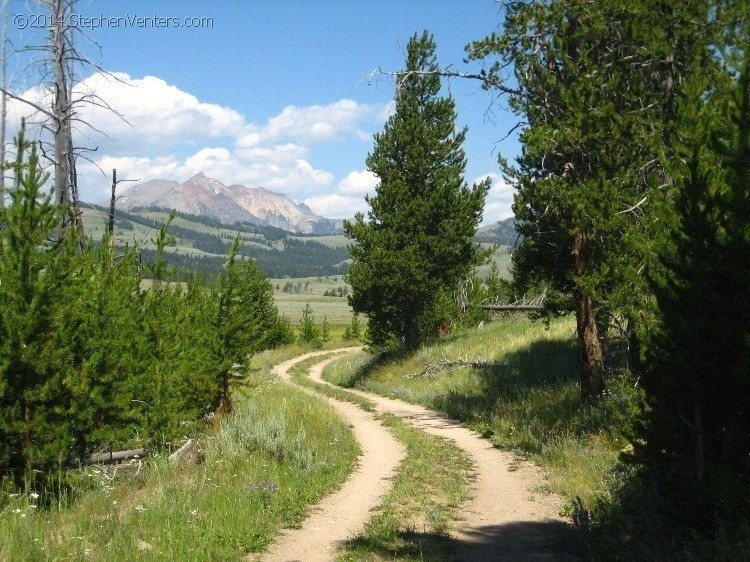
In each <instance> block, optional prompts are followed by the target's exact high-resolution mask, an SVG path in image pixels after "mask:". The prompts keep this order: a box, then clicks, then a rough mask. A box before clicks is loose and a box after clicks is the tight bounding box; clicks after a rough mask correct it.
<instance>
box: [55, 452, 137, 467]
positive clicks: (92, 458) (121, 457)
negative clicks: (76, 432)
mask: <svg viewBox="0 0 750 562" xmlns="http://www.w3.org/2000/svg"><path fill="white" fill-rule="evenodd" d="M147 456H148V450H147V449H142V448H141V449H128V450H126V451H109V452H107V453H93V454H91V455H89V456H88V457H85V458H80V457H71V458H69V459H66V460H65V461H63V466H68V467H76V466H84V465H88V464H116V463H119V462H122V461H127V460H130V459H141V458H143V457H147Z"/></svg>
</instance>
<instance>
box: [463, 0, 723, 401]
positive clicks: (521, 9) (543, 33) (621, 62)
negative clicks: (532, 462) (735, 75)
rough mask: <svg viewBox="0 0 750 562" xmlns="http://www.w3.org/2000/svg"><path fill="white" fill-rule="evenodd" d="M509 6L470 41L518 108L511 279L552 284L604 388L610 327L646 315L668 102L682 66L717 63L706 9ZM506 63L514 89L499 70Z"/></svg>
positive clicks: (593, 379)
mask: <svg viewBox="0 0 750 562" xmlns="http://www.w3.org/2000/svg"><path fill="white" fill-rule="evenodd" d="M661 8H663V11H660V10H656V9H655V7H654V6H652V5H651V4H650V3H644V2H640V1H637V0H613V1H611V2H594V3H591V4H585V5H584V4H581V3H580V2H576V1H573V0H555V1H552V2H534V3H525V2H517V3H512V4H509V5H508V7H507V13H506V18H505V26H504V31H503V33H496V34H493V35H491V36H490V37H488V38H486V39H483V40H481V41H477V42H475V43H473V44H472V45H470V47H469V53H470V57H471V58H475V59H485V58H487V57H493V56H497V57H499V59H500V60H498V61H496V62H495V63H494V64H493V65H492V67H491V68H490V70H489V72H488V73H487V75H486V76H487V78H486V81H485V85H486V87H488V88H496V87H504V88H505V90H504V91H506V92H508V93H509V96H510V97H509V104H510V106H511V108H512V109H513V110H515V111H516V112H517V113H518V114H519V115H521V116H522V118H523V120H524V122H525V126H524V128H523V130H522V133H521V142H522V143H523V147H524V150H523V153H522V155H521V156H520V157H519V158H518V159H517V165H516V166H510V165H508V164H507V163H506V162H505V161H504V160H502V159H501V164H502V165H503V168H504V171H505V173H506V175H507V176H508V177H509V178H510V179H511V180H512V181H513V182H514V183H515V184H516V187H517V190H518V191H517V194H516V196H515V200H514V206H513V209H514V212H515V214H516V220H517V228H518V230H519V232H520V233H521V234H522V235H523V241H522V242H521V245H520V247H519V249H518V250H517V251H516V252H515V254H514V258H513V273H514V279H515V281H516V283H517V284H518V286H519V287H520V288H521V289H522V290H524V291H526V290H529V289H533V288H540V287H541V286H543V287H544V288H545V289H547V291H548V297H549V298H548V302H547V312H548V313H549V314H555V313H566V312H569V311H573V312H575V315H576V320H577V334H578V349H579V379H580V391H581V400H582V402H584V403H589V402H592V401H595V400H596V399H597V397H598V396H599V395H600V394H601V393H602V392H603V390H604V386H605V380H604V378H605V372H606V365H605V356H606V341H607V333H608V330H609V328H610V327H611V326H612V325H613V324H614V323H615V322H618V323H619V324H620V325H622V324H624V323H626V322H628V321H630V320H633V319H638V320H639V321H640V320H642V319H643V310H644V309H646V308H648V304H647V302H648V287H647V284H646V282H645V278H644V276H643V275H642V271H643V269H644V265H645V264H646V263H647V262H648V260H650V259H652V258H651V256H652V255H653V251H652V244H653V242H652V238H651V237H650V232H649V229H650V228H652V226H653V225H654V224H657V223H658V224H659V225H661V224H663V221H661V220H660V217H658V216H657V215H654V214H653V213H652V210H653V209H654V208H655V207H654V206H653V205H652V203H653V199H655V198H656V196H657V195H656V192H658V191H659V190H657V189H654V187H655V186H659V185H664V184H669V178H668V177H666V174H665V173H664V171H663V170H662V169H660V167H659V161H660V160H659V155H660V154H662V155H664V157H665V158H667V159H668V158H670V157H671V156H672V154H673V152H672V150H671V148H670V146H669V139H670V138H672V137H673V136H674V134H675V121H674V115H675V104H676V103H677V100H678V99H679V96H680V84H681V83H682V78H683V77H684V74H685V73H686V72H688V71H689V70H690V69H692V68H695V66H694V63H695V62H696V61H698V60H699V61H701V62H702V63H703V66H702V68H703V71H704V72H706V73H707V74H709V73H711V72H713V69H715V67H716V65H715V64H711V62H710V61H711V59H710V49H709V47H708V45H709V43H708V42H707V35H708V33H709V31H710V29H711V27H710V26H709V25H708V20H709V13H710V7H709V5H708V2H704V1H702V0H696V1H691V2H684V3H676V4H675V3H665V4H663V5H662V6H661ZM508 67H512V68H513V69H514V74H515V81H516V84H514V85H513V87H512V88H508V87H507V85H505V83H504V82H503V73H504V70H505V69H506V68H508Z"/></svg>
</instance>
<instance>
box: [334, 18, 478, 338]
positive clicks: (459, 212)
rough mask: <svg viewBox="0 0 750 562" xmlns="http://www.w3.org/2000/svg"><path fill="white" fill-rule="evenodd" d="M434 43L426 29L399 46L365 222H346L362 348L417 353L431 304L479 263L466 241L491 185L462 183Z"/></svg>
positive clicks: (370, 162) (370, 161)
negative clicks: (364, 340) (401, 55)
mask: <svg viewBox="0 0 750 562" xmlns="http://www.w3.org/2000/svg"><path fill="white" fill-rule="evenodd" d="M437 70H438V65H437V61H436V57H435V41H434V40H433V38H432V36H431V35H429V33H428V32H427V31H425V32H424V33H422V35H421V36H420V35H417V34H415V35H414V36H413V37H412V38H411V39H410V41H409V43H408V45H407V59H406V69H405V70H404V71H403V72H402V73H399V75H398V84H397V92H396V100H395V104H396V109H395V112H394V114H393V115H392V116H391V117H390V118H389V120H388V122H387V123H386V126H385V130H384V131H383V132H382V133H379V134H376V135H375V147H374V150H373V152H372V153H371V154H370V155H369V156H368V158H367V166H368V168H369V169H370V170H371V171H372V172H373V173H374V174H375V175H376V176H377V177H378V178H379V180H380V183H379V185H378V187H377V189H376V195H375V196H374V197H368V198H367V202H368V203H369V204H370V207H371V208H370V211H369V213H368V220H367V221H365V219H364V216H363V215H362V214H361V213H360V214H358V215H357V216H356V217H355V219H354V221H352V222H349V221H347V222H346V223H345V227H344V228H345V230H346V235H347V236H348V237H349V238H351V239H352V240H354V242H355V243H354V244H353V245H352V246H351V247H350V253H351V256H352V259H353V263H352V265H351V268H350V270H349V278H348V280H349V283H351V285H352V288H353V291H354V293H353V295H352V296H350V297H349V302H350V303H351V305H352V308H353V309H354V311H355V312H358V313H364V314H365V315H366V316H367V318H368V333H369V343H370V344H371V345H372V346H374V347H377V348H384V347H392V346H394V345H397V344H399V343H400V342H402V341H403V342H404V344H405V346H406V348H407V349H409V350H411V349H414V348H416V347H417V346H418V345H419V344H420V342H422V341H423V339H424V338H425V337H429V336H431V335H433V334H434V333H436V330H437V326H436V325H435V324H436V320H435V314H434V312H435V307H436V305H437V301H438V296H439V294H440V293H441V291H443V292H444V291H446V290H452V289H453V288H454V287H455V286H456V283H457V282H458V280H459V279H461V278H463V277H464V276H465V275H466V274H467V273H468V272H469V271H470V270H471V268H472V267H473V265H474V264H475V263H476V262H477V260H478V256H479V253H478V249H477V247H476V246H475V244H474V243H473V242H472V236H473V235H474V232H475V231H476V228H477V226H478V224H479V221H480V220H481V216H482V210H483V208H484V199H485V196H486V194H487V191H488V189H489V181H485V182H482V183H479V184H476V185H474V186H473V187H469V186H468V185H467V184H466V182H464V180H463V172H464V169H465V167H466V158H465V156H464V152H463V150H462V148H461V145H462V143H463V141H464V136H465V134H466V131H465V130H458V131H457V130H456V124H455V121H456V111H455V104H454V101H453V99H451V98H450V97H441V96H440V77H439V75H438V74H437Z"/></svg>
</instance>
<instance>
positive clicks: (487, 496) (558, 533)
mask: <svg viewBox="0 0 750 562" xmlns="http://www.w3.org/2000/svg"><path fill="white" fill-rule="evenodd" d="M322 372H323V365H315V366H314V367H313V368H312V369H311V370H310V378H312V379H313V380H314V381H316V382H319V383H322V384H326V385H329V386H332V385H330V383H327V382H326V381H323V380H322V378H321V377H322ZM347 391H349V392H353V393H355V394H358V395H360V396H363V397H365V398H367V399H369V400H371V401H373V402H374V403H375V404H376V406H377V410H378V412H381V413H385V412H388V413H391V414H394V415H397V416H399V417H400V418H402V419H404V420H406V421H408V422H409V423H411V424H412V425H413V426H414V427H417V428H419V429H421V430H424V431H426V432H428V433H431V434H434V435H439V436H441V437H445V438H447V439H451V440H452V441H454V442H455V443H456V445H457V446H458V447H460V448H461V449H463V450H464V451H465V452H466V453H468V455H469V456H470V457H471V459H472V461H473V463H474V480H473V482H472V488H473V489H472V498H473V499H471V500H469V502H467V504H465V505H464V507H463V509H462V511H461V519H462V520H461V521H460V522H459V524H458V532H457V533H454V534H453V535H452V540H453V542H454V544H455V550H456V554H457V560H461V561H465V562H484V561H496V560H508V561H510V560H513V561H515V560H524V561H537V560H555V561H557V560H563V561H566V560H578V559H579V558H578V557H577V556H574V555H572V554H570V553H569V552H566V550H567V549H566V548H565V546H564V543H565V542H566V539H568V537H569V536H570V535H571V534H572V527H571V525H570V523H569V522H568V521H567V520H565V519H564V518H562V517H561V516H559V515H558V513H559V508H560V500H559V498H556V497H554V496H549V495H542V494H540V493H538V492H536V491H535V490H536V488H538V487H539V486H540V485H541V484H542V483H543V477H542V475H541V472H540V471H539V470H538V469H536V468H535V467H533V466H532V465H531V464H529V463H525V462H521V461H519V460H518V459H517V457H516V456H515V455H513V454H512V453H508V452H504V451H501V450H499V449H496V448H495V447H493V446H492V444H491V443H490V442H489V441H487V440H486V439H483V438H482V437H481V436H479V435H478V434H477V433H475V432H473V431H471V430H469V429H468V428H466V427H465V426H464V425H463V424H462V423H460V422H457V421H455V420H452V419H450V418H448V417H446V416H445V415H443V414H440V413H437V412H433V411H431V410H428V409H426V408H423V407H422V406H418V405H415V404H409V403H407V402H403V401H401V400H395V399H390V398H384V397H382V396H379V395H376V394H372V393H369V392H363V391H359V390H353V389H347Z"/></svg>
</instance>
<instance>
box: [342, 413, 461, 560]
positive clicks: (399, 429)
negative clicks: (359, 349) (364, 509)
mask: <svg viewBox="0 0 750 562" xmlns="http://www.w3.org/2000/svg"><path fill="white" fill-rule="evenodd" d="M381 421H382V423H383V424H384V425H386V426H387V427H390V428H391V430H392V431H393V433H394V435H395V436H396V438H397V439H398V440H399V441H401V442H402V443H404V445H405V446H406V453H407V456H406V459H405V460H404V461H403V463H402V464H401V466H400V467H399V471H398V474H397V475H396V478H395V480H394V483H393V487H392V488H391V491H390V492H389V493H388V494H387V496H386V497H385V499H384V500H383V503H382V504H381V505H380V507H379V508H378V509H377V511H376V512H375V514H374V515H373V517H372V519H370V521H369V522H368V523H367V525H366V527H365V530H364V533H363V534H362V535H360V536H359V537H356V538H354V539H352V540H349V541H348V542H347V543H346V544H345V545H344V546H343V547H342V548H341V549H340V550H339V552H338V554H337V560H338V561H339V562H344V561H352V560H356V561H368V562H381V561H382V562H385V561H386V560H402V561H404V562H412V561H413V562H417V561H423V560H433V561H436V562H438V561H442V560H445V561H447V560H453V557H452V547H451V541H450V540H449V538H448V532H449V531H450V529H451V523H452V522H453V521H455V520H456V518H457V517H458V510H459V507H460V506H461V504H462V503H463V502H465V501H466V500H468V499H469V496H470V493H469V486H468V483H467V482H468V479H469V476H470V472H471V462H470V460H469V458H468V457H467V456H466V454H465V453H464V452H463V451H461V450H460V449H459V448H458V447H456V445H454V444H453V443H452V442H451V441H449V440H447V439H443V438H440V437H437V436H434V435H430V434H428V433H425V432H424V431H420V430H418V429H415V428H413V427H412V426H411V425H409V424H408V423H407V422H404V421H403V420H401V419H400V418H398V417H396V416H394V415H391V414H385V415H383V416H381Z"/></svg>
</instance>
